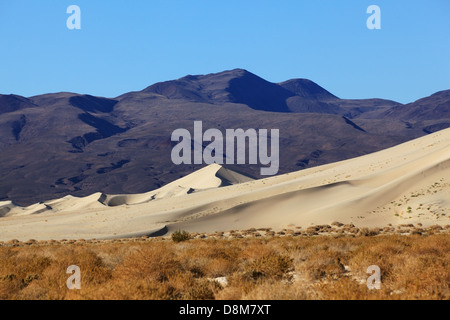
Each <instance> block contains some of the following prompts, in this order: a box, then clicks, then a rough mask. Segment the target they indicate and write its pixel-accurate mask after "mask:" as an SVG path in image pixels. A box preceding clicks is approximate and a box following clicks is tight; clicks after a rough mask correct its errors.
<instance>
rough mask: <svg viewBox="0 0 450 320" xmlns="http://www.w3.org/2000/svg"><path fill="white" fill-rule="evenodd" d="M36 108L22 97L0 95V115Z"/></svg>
mask: <svg viewBox="0 0 450 320" xmlns="http://www.w3.org/2000/svg"><path fill="white" fill-rule="evenodd" d="M35 107H37V105H36V104H34V103H33V102H32V101H31V100H30V99H27V98H25V97H22V96H18V95H14V94H9V95H3V94H0V114H2V113H8V112H14V111H17V110H22V109H27V108H35Z"/></svg>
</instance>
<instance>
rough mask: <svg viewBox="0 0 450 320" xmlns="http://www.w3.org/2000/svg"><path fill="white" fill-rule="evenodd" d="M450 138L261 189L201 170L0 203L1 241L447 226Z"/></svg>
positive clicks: (437, 136)
mask: <svg viewBox="0 0 450 320" xmlns="http://www.w3.org/2000/svg"><path fill="white" fill-rule="evenodd" d="M449 183H450V129H446V130H442V131H439V132H436V133H433V134H430V135H428V136H426V137H422V138H419V139H416V140H412V141H409V142H406V143H404V144H401V145H398V146H395V147H393V148H389V149H386V150H383V151H379V152H376V153H373V154H369V155H366V156H362V157H358V158H354V159H350V160H346V161H341V162H337V163H332V164H328V165H324V166H320V167H316V168H311V169H307V170H302V171H298V172H293V173H288V174H284V175H280V176H275V177H271V178H266V179H261V180H253V181H252V180H251V179H249V178H247V177H245V176H242V175H240V174H238V173H235V172H233V171H230V170H227V169H225V168H222V167H221V166H219V165H211V166H207V167H205V168H203V169H201V170H199V171H196V172H194V173H192V174H190V175H188V176H186V177H183V178H181V179H179V180H177V181H174V182H172V183H170V184H168V185H166V186H164V187H162V188H160V189H157V190H154V191H151V192H148V193H144V194H135V195H105V194H101V193H97V194H94V195H91V196H89V197H86V198H74V197H70V196H69V197H65V198H62V199H58V200H52V201H47V202H45V203H42V204H37V205H34V206H31V207H28V208H19V207H16V206H14V205H13V204H12V203H10V202H1V203H0V216H3V218H0V240H10V239H14V238H15V239H19V240H28V239H36V240H45V239H62V238H65V239H78V238H85V239H88V238H97V239H100V238H114V237H130V236H141V235H162V234H167V233H170V232H171V231H173V230H177V229H185V230H188V231H192V232H193V231H196V232H212V231H227V230H231V229H248V228H252V227H255V228H258V227H271V228H273V229H275V230H277V229H282V228H285V227H288V226H289V225H296V226H303V227H308V226H309V225H311V224H330V223H331V222H333V221H340V222H343V223H349V222H352V223H354V224H355V225H357V226H368V227H372V226H380V227H382V226H386V225H387V224H389V223H391V224H393V225H398V224H404V223H413V224H415V223H418V222H421V223H422V224H423V225H424V226H426V225H433V224H441V225H446V224H449V223H450V184H449Z"/></svg>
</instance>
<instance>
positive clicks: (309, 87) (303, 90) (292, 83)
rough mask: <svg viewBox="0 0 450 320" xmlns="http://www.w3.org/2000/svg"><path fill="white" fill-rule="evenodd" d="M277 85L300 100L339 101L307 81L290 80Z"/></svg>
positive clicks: (315, 84)
mask: <svg viewBox="0 0 450 320" xmlns="http://www.w3.org/2000/svg"><path fill="white" fill-rule="evenodd" d="M279 85H280V86H281V87H283V88H285V89H287V90H289V91H290V92H292V93H293V94H295V95H296V96H299V97H302V98H308V99H317V100H320V101H326V100H337V99H339V98H338V97H336V96H335V95H333V94H331V93H330V92H328V91H327V90H325V89H324V88H322V87H321V86H319V85H318V84H317V83H315V82H313V81H311V80H308V79H291V80H287V81H284V82H281V83H279Z"/></svg>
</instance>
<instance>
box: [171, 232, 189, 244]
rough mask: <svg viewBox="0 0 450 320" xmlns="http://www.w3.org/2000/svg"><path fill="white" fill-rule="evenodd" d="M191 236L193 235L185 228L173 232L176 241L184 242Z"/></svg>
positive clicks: (173, 238)
mask: <svg viewBox="0 0 450 320" xmlns="http://www.w3.org/2000/svg"><path fill="white" fill-rule="evenodd" d="M190 238H191V235H190V234H189V232H187V231H185V230H177V231H175V232H174V233H172V240H173V241H174V242H183V241H187V240H189V239H190Z"/></svg>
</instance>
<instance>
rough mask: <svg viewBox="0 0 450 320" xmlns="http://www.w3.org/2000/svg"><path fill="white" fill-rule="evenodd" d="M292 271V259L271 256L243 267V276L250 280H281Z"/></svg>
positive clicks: (276, 255) (275, 255) (277, 255)
mask: <svg viewBox="0 0 450 320" xmlns="http://www.w3.org/2000/svg"><path fill="white" fill-rule="evenodd" d="M292 269H293V264H292V259H291V258H290V257H288V256H285V255H280V254H271V255H268V256H263V257H261V258H259V259H256V260H254V261H252V262H250V263H247V264H246V265H245V266H244V274H245V275H246V276H247V277H248V278H250V279H252V280H255V281H256V280H259V279H276V280H281V279H283V278H285V277H286V276H287V273H288V272H289V271H291V270H292Z"/></svg>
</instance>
